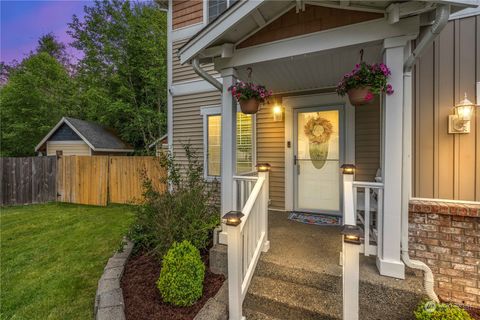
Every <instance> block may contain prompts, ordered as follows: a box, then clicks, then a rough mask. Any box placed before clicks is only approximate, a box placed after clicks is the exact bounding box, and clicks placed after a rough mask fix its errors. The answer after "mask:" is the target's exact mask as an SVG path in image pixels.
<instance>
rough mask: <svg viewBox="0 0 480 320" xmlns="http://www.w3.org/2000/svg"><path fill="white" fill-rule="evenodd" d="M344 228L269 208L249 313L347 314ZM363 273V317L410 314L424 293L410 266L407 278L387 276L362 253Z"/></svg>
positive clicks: (330, 316)
mask: <svg viewBox="0 0 480 320" xmlns="http://www.w3.org/2000/svg"><path fill="white" fill-rule="evenodd" d="M340 232H341V227H337V226H318V225H308V224H303V223H300V222H296V221H291V220H289V219H288V213H286V212H278V211H270V212H269V230H268V234H269V239H270V250H269V251H268V252H266V253H263V254H262V255H261V257H260V259H259V261H258V264H257V267H256V269H255V274H254V276H253V279H252V281H251V283H250V287H249V289H248V292H247V294H246V297H245V301H244V303H243V310H244V315H245V316H246V317H247V319H270V320H272V319H295V320H297V319H342V316H341V315H342V267H341V266H340V264H339V257H340V252H341V250H342V235H341V233H340ZM220 246H222V245H220ZM222 247H223V246H222ZM222 249H223V250H225V248H222ZM222 249H219V248H217V249H216V250H222ZM225 258H226V257H225ZM360 279H361V280H360V296H359V297H360V299H359V308H360V313H359V319H362V320H370V319H371V320H374V319H375V320H376V319H390V320H397V319H398V320H405V319H410V318H411V317H412V311H413V310H414V309H415V307H416V305H417V304H418V302H419V301H420V300H421V299H422V298H425V294H424V290H423V284H422V277H421V276H418V275H416V274H415V273H414V272H413V270H412V269H409V268H407V269H406V279H405V280H398V279H394V278H391V277H383V276H381V275H379V274H378V270H377V267H376V263H375V258H374V257H365V256H361V258H360ZM225 293H226V292H225ZM227 300H228V299H226V297H225V299H224V301H227Z"/></svg>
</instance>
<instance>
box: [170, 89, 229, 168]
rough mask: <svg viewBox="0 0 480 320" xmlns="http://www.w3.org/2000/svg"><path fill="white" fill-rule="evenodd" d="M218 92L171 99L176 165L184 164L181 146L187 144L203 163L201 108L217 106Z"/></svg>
mask: <svg viewBox="0 0 480 320" xmlns="http://www.w3.org/2000/svg"><path fill="white" fill-rule="evenodd" d="M220 104H221V95H220V92H219V91H212V92H205V93H198V94H189V95H183V96H176V97H173V126H172V129H173V150H174V152H175V157H176V160H177V163H180V164H186V163H187V157H186V155H185V152H184V149H183V147H182V144H185V143H189V144H190V145H191V147H192V148H193V149H195V150H196V152H197V155H198V157H199V160H201V161H202V163H203V117H202V115H201V114H200V109H201V108H202V107H210V106H219V105H220Z"/></svg>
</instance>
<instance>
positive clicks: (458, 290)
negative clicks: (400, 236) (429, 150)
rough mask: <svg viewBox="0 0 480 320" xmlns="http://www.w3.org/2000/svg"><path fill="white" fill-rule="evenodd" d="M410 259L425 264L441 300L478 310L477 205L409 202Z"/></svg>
mask: <svg viewBox="0 0 480 320" xmlns="http://www.w3.org/2000/svg"><path fill="white" fill-rule="evenodd" d="M409 236H410V238H409V244H410V245H409V249H410V257H411V258H412V259H417V260H421V261H423V262H425V263H426V264H427V265H428V266H429V267H430V268H431V269H432V271H433V273H434V276H435V292H436V293H437V294H438V295H439V296H440V297H441V299H443V300H447V301H452V302H456V303H462V304H467V305H471V306H475V307H480V204H479V205H466V204H465V205H464V204H457V203H449V202H441V201H418V200H414V201H411V202H410V215H409Z"/></svg>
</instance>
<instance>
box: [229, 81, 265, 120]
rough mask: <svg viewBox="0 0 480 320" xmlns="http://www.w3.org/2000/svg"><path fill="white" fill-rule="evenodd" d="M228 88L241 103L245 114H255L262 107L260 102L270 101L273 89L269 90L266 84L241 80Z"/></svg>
mask: <svg viewBox="0 0 480 320" xmlns="http://www.w3.org/2000/svg"><path fill="white" fill-rule="evenodd" d="M228 90H229V91H230V92H231V93H232V96H233V97H234V98H235V99H236V100H237V101H238V103H239V104H240V109H241V110H242V112H243V113H245V114H255V113H257V112H258V110H259V109H260V104H262V103H265V102H267V101H268V98H269V97H270V96H271V95H272V91H268V90H267V89H266V88H265V86H262V85H258V84H254V83H251V82H248V83H246V82H243V81H239V82H237V83H236V84H234V85H233V86H231V87H230V88H228Z"/></svg>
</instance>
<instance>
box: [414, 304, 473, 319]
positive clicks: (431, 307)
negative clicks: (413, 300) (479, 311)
mask: <svg viewBox="0 0 480 320" xmlns="http://www.w3.org/2000/svg"><path fill="white" fill-rule="evenodd" d="M414 313H415V319H416V320H473V319H472V317H470V315H469V314H468V312H467V311H465V310H463V309H462V308H460V307H458V306H456V305H453V304H445V303H435V302H433V301H427V302H423V303H421V304H420V305H419V306H418V308H417V310H416V311H415V312H414Z"/></svg>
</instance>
